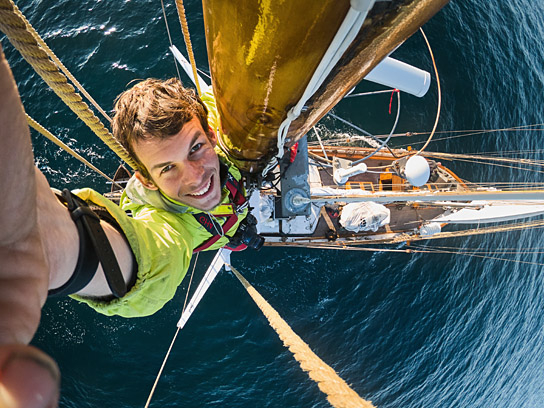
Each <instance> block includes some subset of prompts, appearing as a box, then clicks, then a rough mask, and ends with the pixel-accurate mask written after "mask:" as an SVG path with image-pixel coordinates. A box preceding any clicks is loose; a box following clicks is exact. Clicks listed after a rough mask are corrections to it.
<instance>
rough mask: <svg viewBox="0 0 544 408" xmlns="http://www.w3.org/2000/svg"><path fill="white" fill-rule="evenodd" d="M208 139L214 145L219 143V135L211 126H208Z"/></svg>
mask: <svg viewBox="0 0 544 408" xmlns="http://www.w3.org/2000/svg"><path fill="white" fill-rule="evenodd" d="M208 140H209V141H210V143H211V144H212V146H213V147H215V146H216V145H217V135H216V134H215V132H214V130H213V129H212V127H211V126H210V127H209V128H208Z"/></svg>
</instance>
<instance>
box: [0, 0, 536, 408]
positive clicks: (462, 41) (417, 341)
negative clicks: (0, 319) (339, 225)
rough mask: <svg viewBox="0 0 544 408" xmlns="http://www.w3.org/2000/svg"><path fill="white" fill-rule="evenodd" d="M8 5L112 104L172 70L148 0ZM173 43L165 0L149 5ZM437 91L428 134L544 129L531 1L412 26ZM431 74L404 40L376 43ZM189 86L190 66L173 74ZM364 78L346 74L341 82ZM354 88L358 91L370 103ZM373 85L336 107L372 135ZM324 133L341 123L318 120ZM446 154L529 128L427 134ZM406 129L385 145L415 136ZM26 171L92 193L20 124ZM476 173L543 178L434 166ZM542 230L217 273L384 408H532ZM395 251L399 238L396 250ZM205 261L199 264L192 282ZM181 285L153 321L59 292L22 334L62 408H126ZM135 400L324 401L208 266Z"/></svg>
mask: <svg viewBox="0 0 544 408" xmlns="http://www.w3.org/2000/svg"><path fill="white" fill-rule="evenodd" d="M16 4H17V5H18V7H19V8H20V9H21V10H22V11H23V13H24V14H25V15H26V17H27V19H28V20H29V21H30V22H31V24H32V25H33V26H34V27H35V28H36V30H37V31H38V32H39V33H40V34H41V35H42V37H43V38H44V39H45V41H46V42H47V44H48V45H49V46H50V48H51V49H52V50H53V51H54V52H55V53H56V54H57V55H58V57H59V58H60V59H61V60H62V61H63V63H64V64H65V65H66V66H67V67H68V68H69V69H70V71H71V72H72V73H73V74H74V75H75V77H76V78H78V80H79V81H80V82H81V83H82V84H83V85H84V86H85V88H86V89H87V90H88V91H89V92H90V93H91V95H93V97H94V98H95V99H96V100H97V101H98V103H99V104H100V105H101V106H102V107H103V108H104V109H106V110H110V109H111V108H112V105H113V101H114V99H115V97H116V96H117V95H118V94H119V93H121V92H122V91H123V90H124V89H126V86H127V84H128V83H129V82H130V81H132V80H134V79H142V78H147V77H157V78H167V77H171V76H175V75H176V70H175V67H174V64H173V58H172V56H171V54H170V53H169V51H168V46H169V41H168V36H167V33H166V29H165V23H164V19H163V14H162V10H161V5H160V2H156V1H155V2H152V1H149V0H148V1H145V0H144V1H131V0H126V1H122V2H119V1H112V0H101V1H90V0H81V1H78V2H73V1H60V2H53V1H38V0H17V1H16ZM185 7H186V12H187V15H188V18H189V25H190V30H191V36H192V37H191V38H192V41H193V46H194V48H195V53H196V57H197V64H198V65H199V67H200V68H202V69H203V70H204V71H206V70H207V67H208V63H207V56H206V46H205V38H204V34H203V32H204V30H203V23H202V10H201V4H200V3H199V2H196V1H187V2H186V4H185ZM166 13H167V16H168V22H169V24H170V29H171V31H172V36H173V39H174V43H175V44H176V45H177V47H178V48H179V49H180V50H183V52H184V43H183V39H182V36H181V33H180V28H179V21H178V19H177V15H176V12H175V5H174V4H173V3H172V4H166ZM423 28H424V30H425V33H426V35H427V37H428V38H429V41H430V43H431V45H432V47H433V51H434V54H435V58H436V62H437V66H438V70H439V75H440V79H441V86H442V111H441V117H440V122H439V127H438V130H439V131H449V130H465V129H499V128H509V127H513V126H523V125H533V124H542V123H544V113H543V109H542V106H543V105H544V92H543V87H544V41H543V40H544V4H541V2H532V1H529V0H518V1H516V2H503V1H500V0H490V1H469V0H453V1H452V2H451V3H450V4H449V5H447V6H446V7H445V8H444V9H443V10H442V11H440V12H439V13H438V14H437V15H436V16H435V17H434V18H433V19H432V20H431V21H429V22H428V23H427V24H426V25H425V26H424V27H423ZM0 38H2V45H3V47H4V51H5V53H6V55H7V57H8V60H9V61H10V63H11V66H12V69H13V72H14V75H15V79H16V81H17V83H18V85H19V89H20V92H21V97H22V100H23V103H24V105H25V109H26V111H27V113H29V114H30V115H31V116H32V117H34V118H35V119H36V120H37V121H38V122H40V123H42V124H43V125H44V126H45V127H46V128H48V129H49V130H50V131H52V132H53V133H54V134H56V135H58V136H59V137H61V138H62V140H63V141H64V142H65V143H67V144H69V145H70V146H71V147H73V148H75V149H76V150H77V151H78V152H79V153H81V154H82V155H84V156H85V157H87V158H88V159H89V160H90V161H91V162H92V163H93V164H95V165H96V166H97V167H99V168H100V169H102V170H103V171H104V172H106V173H107V174H113V172H114V171H115V169H116V168H117V166H118V164H119V160H118V159H117V157H116V156H115V154H114V153H112V152H111V151H109V150H108V148H107V147H105V146H104V144H103V143H102V142H101V141H100V140H99V139H97V138H96V136H94V135H93V134H92V132H91V131H90V130H88V129H87V128H86V127H85V125H83V124H82V123H81V122H79V121H78V120H77V118H76V116H75V115H74V114H73V113H72V112H71V111H69V110H68V109H67V108H66V107H65V106H64V104H63V103H62V102H61V101H60V100H59V99H58V98H57V97H56V95H55V94H54V93H53V92H52V91H51V90H50V89H49V88H48V87H47V86H46V85H45V84H44V83H43V81H42V80H41V79H40V78H39V77H38V76H37V75H36V74H34V73H33V71H32V70H31V69H30V68H29V65H28V64H27V63H26V62H25V61H24V60H23V59H22V58H21V57H20V56H19V54H18V52H17V51H15V50H14V49H13V47H11V45H9V42H8V40H7V39H6V38H5V37H0ZM393 57H395V58H398V59H400V60H402V61H405V62H407V63H410V64H413V65H416V66H418V67H420V68H422V69H425V70H427V71H432V64H431V60H430V57H429V55H428V51H427V49H426V46H425V43H424V41H423V39H422V37H421V35H420V34H418V33H416V34H415V35H414V36H413V37H412V38H410V39H408V41H406V43H405V44H404V45H403V46H402V47H401V48H399V49H398V50H397V51H395V53H394V54H393ZM182 79H183V80H184V81H186V82H187V83H188V82H189V80H188V78H186V77H182ZM369 89H380V88H379V87H377V86H375V85H372V84H367V83H364V82H363V83H361V84H360V85H359V86H358V87H357V91H358V92H359V91H360V92H363V91H365V90H369ZM369 98H371V99H369ZM389 99H390V95H377V96H375V97H364V98H363V97H361V98H355V99H347V100H345V101H342V102H341V103H340V104H339V105H338V106H337V107H336V108H335V113H336V114H337V115H340V116H342V117H344V118H345V119H348V120H350V121H352V122H353V123H355V124H356V125H358V126H360V127H363V128H365V129H367V130H368V131H371V132H373V133H376V134H384V133H388V132H389V130H390V128H391V126H392V124H393V121H394V117H393V116H392V115H389V114H388V107H389ZM436 100H437V90H436V83H435V81H434V74H433V84H432V85H431V90H430V91H429V93H428V94H427V95H426V96H425V97H424V98H416V97H412V96H409V95H404V94H403V95H402V111H401V117H400V122H399V125H398V128H397V131H398V132H408V131H411V132H427V131H430V129H431V128H432V125H433V123H434V118H435V114H436ZM320 126H321V128H322V129H323V131H324V132H325V133H328V134H334V133H339V132H347V131H350V130H349V128H347V127H345V126H343V125H342V124H341V123H339V122H337V121H335V120H333V119H331V118H325V119H324V120H323V121H322V123H321V124H320ZM445 136H451V134H442V133H439V134H437V136H436V139H437V140H436V141H435V142H433V143H432V144H431V145H430V146H429V148H428V149H429V150H433V151H445V152H451V153H474V152H510V151H533V152H534V153H533V154H532V156H530V157H531V158H533V159H537V160H542V159H543V157H542V152H540V150H541V149H542V141H543V134H542V132H539V131H527V130H523V131H522V130H520V131H516V132H512V131H502V132H494V133H485V134H479V135H475V136H472V137H462V138H454V139H445ZM422 140H424V136H422V137H421V138H416V137H413V138H399V139H395V141H394V143H392V145H391V147H396V146H401V145H405V144H407V143H409V144H412V145H414V146H415V147H417V146H421V144H419V145H418V144H417V143H418V142H421V141H422ZM33 143H34V153H35V156H36V162H37V164H38V166H39V167H40V169H41V170H42V171H43V172H44V173H45V174H46V176H47V177H48V179H49V181H50V183H51V185H52V186H54V187H59V188H61V187H68V188H77V187H84V186H88V187H93V188H95V189H97V190H98V191H100V192H105V191H107V189H108V188H109V187H108V186H107V184H106V183H105V180H104V179H102V178H101V177H100V176H98V175H96V174H94V173H93V172H92V170H89V169H87V168H85V167H84V166H83V165H81V164H80V163H79V162H77V161H76V160H75V159H73V158H71V157H70V156H68V155H67V154H65V153H64V152H62V151H60V150H59V149H58V148H57V147H56V146H55V145H53V144H52V143H51V142H49V141H46V140H44V138H43V137H41V136H39V135H35V134H33ZM444 164H445V165H447V166H448V167H449V168H451V169H452V170H453V171H454V172H456V173H457V174H458V175H459V176H460V177H462V178H464V179H467V180H471V181H474V182H480V181H494V182H500V181H514V182H528V181H531V182H543V181H544V179H543V177H542V173H539V172H528V171H520V170H514V169H511V168H506V167H485V166H476V165H475V164H474V163H467V162H461V161H455V162H451V161H448V162H444ZM540 239H541V231H540V230H538V229H537V230H525V231H515V232H508V233H502V234H492V235H487V236H473V237H459V238H453V239H448V240H436V241H428V242H423V243H421V244H419V245H427V246H429V247H438V246H441V247H448V248H465V249H470V248H473V249H478V250H480V251H493V250H496V249H500V248H512V249H513V253H511V254H508V255H499V256H494V257H491V258H490V257H487V258H480V257H470V256H466V255H463V254H460V253H456V252H459V251H458V250H456V249H453V250H452V252H453V253H440V254H420V253H415V254H405V253H365V252H348V251H343V252H342V251H322V250H311V249H307V250H305V249H296V248H287V249H282V250H280V251H278V250H276V249H273V248H263V249H262V250H261V251H260V252H259V253H256V252H251V251H245V252H243V253H240V254H236V255H234V256H233V265H234V266H236V268H237V269H238V270H240V271H241V272H242V273H243V274H244V275H245V276H246V278H247V279H248V280H249V281H250V282H251V283H252V284H253V285H254V286H255V287H256V289H257V290H258V291H259V292H260V293H261V294H262V295H263V296H264V298H265V299H267V300H268V301H269V302H270V304H271V305H272V306H273V307H274V308H276V310H277V311H278V312H279V313H280V315H281V316H282V317H283V318H284V319H285V320H286V321H287V322H288V323H289V324H290V326H291V327H292V328H293V329H294V331H295V332H296V333H297V334H298V335H299V336H300V337H302V339H303V340H304V341H305V342H306V343H308V344H309V345H310V347H311V348H312V349H313V350H314V351H315V352H316V354H317V355H318V356H320V357H321V358H322V359H323V360H324V361H325V362H327V363H328V364H330V365H331V366H332V367H333V368H334V369H335V370H336V371H337V372H338V373H339V375H340V376H341V377H342V378H343V379H344V380H345V381H346V382H347V383H348V384H350V385H351V386H352V387H353V389H354V390H355V391H356V392H357V393H359V395H361V396H362V397H363V398H365V399H367V400H372V401H373V403H374V404H375V405H376V406H378V407H381V408H384V407H388V408H393V407H399V408H400V407H402V408H408V407H414V408H415V407H425V408H443V407H454V406H456V407H468V406H470V407H473V408H476V407H478V408H488V407H511V406H516V407H523V408H533V407H544V329H543V328H544V296H543V295H544V275H543V274H542V265H544V257H543V256H542V253H536V252H532V253H529V254H527V253H525V254H524V253H522V250H524V249H535V250H537V249H539V247H540V244H539V243H540ZM398 248H404V245H399V247H398ZM212 255H213V254H203V255H201V256H200V259H199V261H198V265H197V267H196V276H197V277H198V276H201V275H202V274H203V272H204V271H205V269H206V266H207V265H208V263H209V261H210V260H211V257H212ZM186 290H187V281H184V282H183V284H182V285H181V287H180V289H179V290H178V293H177V295H176V297H175V298H174V299H173V300H172V301H171V302H170V303H168V304H167V305H166V306H165V307H164V308H163V309H162V310H161V311H160V312H158V313H157V314H155V315H154V316H151V317H147V318H138V319H123V318H119V317H105V316H102V315H99V314H97V313H96V312H94V311H93V310H91V309H89V308H88V307H87V306H85V305H81V304H78V303H77V302H76V301H74V300H70V299H62V300H49V301H48V302H47V303H46V305H45V307H44V309H43V316H42V322H41V325H40V327H39V330H38V332H37V334H36V336H35V338H34V340H33V344H34V345H36V346H38V347H40V348H41V349H43V350H45V351H46V352H47V353H49V354H50V355H51V356H53V357H54V358H55V359H56V361H57V362H58V364H59V366H60V368H61V371H62V374H63V378H62V398H61V402H60V406H61V407H63V408H68V407H78V408H81V407H110V406H112V407H113V406H115V407H143V406H144V404H145V402H146V400H147V397H148V394H149V391H150V389H151V387H152V385H153V382H154V380H155V377H156V375H157V372H158V370H159V368H160V365H161V363H162V360H163V358H164V355H165V353H166V351H167V349H168V346H169V345H170V342H171V340H172V337H173V336H174V333H175V330H176V327H175V325H176V322H177V320H178V319H179V315H180V311H181V307H182V305H183V301H184V297H185V291H186ZM151 406H152V407H153V406H156V407H218V406H227V407H282V408H283V407H327V406H329V404H328V402H327V401H326V398H325V396H324V394H322V393H321V391H319V389H318V387H317V386H316V385H315V383H314V382H313V381H312V380H310V379H309V378H308V376H307V374H306V373H304V372H303V371H302V370H301V369H300V367H299V365H298V363H297V362H296V361H295V360H294V359H293V357H292V355H291V353H290V352H289V351H288V350H287V349H286V348H285V347H284V346H283V345H282V342H281V341H280V340H279V338H278V336H277V335H276V334H275V332H274V331H273V330H272V329H271V328H270V326H269V325H268V323H267V321H266V319H265V318H264V316H263V315H262V313H261V312H260V311H259V309H258V308H257V307H256V306H255V304H254V303H253V301H252V300H251V299H250V298H249V296H248V295H247V294H246V292H245V290H244V289H243V288H242V286H241V285H240V284H239V283H238V282H237V280H236V279H235V278H234V277H233V276H232V275H230V274H229V273H226V272H223V273H221V274H220V275H219V276H218V278H217V279H216V281H215V282H214V283H213V285H212V286H211V288H210V290H209V292H208V294H207V295H206V297H205V298H204V300H203V301H202V303H201V304H200V305H199V306H198V308H197V310H196V312H195V313H194V315H193V317H192V318H191V320H190V321H189V323H188V324H187V326H186V327H185V328H184V330H183V331H182V332H181V333H180V335H179V336H178V339H177V342H176V344H175V346H174V348H173V350H172V354H171V356H170V358H169V360H168V363H167V365H166V368H165V371H164V374H163V377H162V378H161V380H160V382H159V385H158V388H157V391H156V393H155V397H154V399H153V402H152V404H151Z"/></svg>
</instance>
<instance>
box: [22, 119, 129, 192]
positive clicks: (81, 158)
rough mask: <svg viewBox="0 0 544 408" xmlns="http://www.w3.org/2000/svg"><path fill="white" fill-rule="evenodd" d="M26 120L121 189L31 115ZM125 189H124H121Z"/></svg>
mask: <svg viewBox="0 0 544 408" xmlns="http://www.w3.org/2000/svg"><path fill="white" fill-rule="evenodd" d="M26 120H27V122H28V124H29V125H30V126H31V127H32V128H33V129H34V130H36V131H37V132H39V133H41V134H42V135H43V136H45V137H46V138H48V139H49V140H51V141H52V142H53V143H55V144H56V145H57V146H59V147H60V148H61V149H63V150H64V151H66V152H67V153H69V154H71V155H72V156H73V157H75V158H76V159H78V160H79V161H80V162H82V163H83V164H84V165H86V166H87V167H89V168H91V169H93V170H94V171H96V172H97V173H98V174H100V175H101V176H103V177H105V178H106V179H108V180H109V181H111V182H112V183H113V184H115V185H117V186H118V187H121V186H120V185H119V184H117V183H116V182H115V181H114V180H113V179H112V178H110V177H109V176H107V175H106V174H105V173H103V172H102V171H101V170H100V169H98V168H97V167H96V166H94V165H93V164H92V163H90V162H89V161H87V159H85V158H84V157H83V156H81V155H80V154H79V153H77V152H75V151H74V150H73V149H71V148H70V146H68V145H66V144H64V143H63V142H62V141H61V140H60V139H59V138H58V137H57V136H55V135H54V134H52V133H51V132H50V131H49V130H47V129H46V128H44V127H43V126H42V125H40V124H39V123H38V122H36V121H35V120H34V119H33V118H32V117H31V116H30V115H28V114H27V115H26ZM121 188H123V187H121Z"/></svg>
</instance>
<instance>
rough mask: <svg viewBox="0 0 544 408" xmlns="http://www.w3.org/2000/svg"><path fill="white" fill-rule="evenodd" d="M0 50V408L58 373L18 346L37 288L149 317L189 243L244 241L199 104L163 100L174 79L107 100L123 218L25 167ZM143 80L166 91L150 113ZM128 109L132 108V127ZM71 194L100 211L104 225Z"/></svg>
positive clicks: (33, 324) (50, 383) (181, 265)
mask: <svg viewBox="0 0 544 408" xmlns="http://www.w3.org/2000/svg"><path fill="white" fill-rule="evenodd" d="M0 54H1V55H0V123H2V124H3V125H2V126H1V127H0V141H1V143H2V146H3V148H2V149H0V170H1V171H0V174H1V175H2V178H1V179H0V189H1V191H2V193H3V194H4V197H6V199H4V200H2V201H1V202H0V225H1V228H0V262H1V263H0V266H1V269H0V279H1V281H2V284H1V285H0V407H3V406H53V405H55V404H56V402H55V401H56V400H57V399H58V370H57V369H56V366H55V364H54V362H52V361H51V359H49V358H48V357H47V356H45V355H44V354H43V353H41V352H39V351H38V350H36V349H33V348H31V347H28V346H26V344H28V342H29V341H30V340H31V339H32V336H33V335H34V333H35V331H36V329H37V326H38V323H39V319H40V312H41V307H42V306H43V304H44V302H45V300H46V298H47V294H48V291H49V293H56V294H59V293H61V294H62V293H65V294H70V293H75V295H74V297H75V298H76V299H78V300H80V301H83V302H86V303H87V304H89V305H90V306H91V307H93V308H95V309H96V310H97V311H99V312H101V313H104V314H108V315H111V314H119V315H121V316H126V317H132V316H145V315H149V314H152V313H154V312H155V311H157V310H159V309H160V308H161V307H162V306H163V305H164V304H165V303H166V302H168V301H169V300H170V299H171V298H172V297H173V296H174V294H175V291H176V289H177V286H178V285H179V284H180V282H181V280H182V279H183V277H184V276H185V273H186V270H187V267H188V265H189V262H190V258H191V255H192V253H193V250H202V249H213V248H218V247H221V246H224V245H231V246H232V247H234V248H235V249H237V248H239V247H243V245H240V242H238V240H237V238H236V237H234V233H235V231H236V229H237V227H238V225H239V224H240V221H241V220H242V219H243V217H244V216H245V214H246V213H247V209H246V208H245V197H243V193H242V191H243V190H242V188H241V186H240V183H239V180H240V174H239V172H238V170H237V169H236V168H234V166H229V165H228V164H227V162H226V160H225V159H221V160H219V158H218V156H217V154H216V153H215V151H214V147H215V145H216V137H215V134H214V132H213V131H211V130H210V128H209V127H208V126H207V122H206V120H207V117H206V113H207V111H206V107H205V105H203V104H202V103H201V102H200V101H198V99H197V98H195V97H194V95H193V96H191V95H189V94H187V95H185V96H182V98H181V99H182V103H181V105H182V106H181V108H180V106H172V105H169V103H170V104H171V103H172V102H175V101H177V100H179V97H180V95H177V96H176V95H174V94H169V92H170V91H171V90H172V89H174V88H175V90H176V92H178V91H180V90H181V89H182V88H181V87H180V84H179V83H177V82H176V81H170V82H167V83H166V84H162V83H161V82H160V81H156V82H153V81H151V82H147V83H144V85H140V86H138V85H137V86H136V87H134V89H135V91H132V92H131V91H127V93H125V94H124V95H123V96H121V98H120V99H119V101H118V103H117V111H118V112H117V115H116V117H115V125H114V129H115V134H116V135H117V136H118V137H120V140H121V141H122V143H123V144H125V146H126V147H127V149H128V150H129V152H131V153H132V154H133V155H134V158H135V159H136V161H137V162H138V163H139V169H138V171H137V173H136V176H135V177H134V179H133V180H131V184H130V186H129V187H130V188H128V189H127V190H128V191H127V194H126V195H125V196H124V197H123V198H122V206H123V208H124V209H129V210H131V211H132V213H133V215H134V217H133V218H131V217H128V216H127V215H126V213H125V212H124V211H123V210H122V209H120V208H119V207H118V206H117V205H115V204H113V203H112V202H110V201H108V200H107V199H105V198H104V197H102V196H101V195H99V194H97V193H96V192H94V191H92V190H90V189H84V190H79V191H78V192H77V196H79V198H78V197H75V196H74V195H72V194H71V193H69V192H67V191H65V192H64V193H63V194H62V197H57V196H56V195H55V194H53V193H52V191H51V189H50V187H49V184H48V182H47V180H46V179H45V177H44V176H43V174H41V172H40V171H39V170H37V169H36V168H35V167H34V164H33V156H32V148H31V142H30V135H29V130H28V126H27V124H26V119H25V116H24V111H23V108H22V105H21V102H20V99H19V96H18V94H17V88H16V85H15V82H14V80H13V77H12V75H11V71H10V69H9V66H8V64H7V62H6V60H5V58H4V55H3V53H2V52H1V49H0ZM161 84H162V85H161ZM154 85H158V88H161V87H162V88H164V89H165V90H166V91H165V92H166V93H165V94H163V95H162V97H159V98H155V99H158V100H159V101H160V100H164V99H165V98H164V97H165V96H168V95H169V96H170V97H169V98H166V99H167V100H168V102H167V103H166V105H164V106H163V107H162V108H160V109H158V110H157V109H155V112H159V115H158V116H153V117H152V116H150V115H149V113H150V112H151V111H152V110H153V109H149V106H148V105H146V103H148V101H147V100H146V98H143V99H142V97H143V96H144V94H145V92H144V91H145V90H146V89H150V86H151V88H153V86H154ZM155 88H156V87H155ZM170 88H172V89H170ZM184 91H185V92H186V90H184ZM141 92H144V94H142V93H141ZM154 92H156V90H155V91H153V92H152V93H154ZM159 93H160V92H159ZM127 98H129V99H130V100H132V102H133V103H127V100H128V99H127ZM130 100H128V102H130ZM195 101H196V104H195V103H194V102H195ZM210 101H211V100H210ZM140 102H141V103H140ZM155 102H157V100H154V102H153V103H155ZM142 104H143V107H142V106H140V105H142ZM134 106H139V108H142V109H139V112H140V115H139V116H138V115H136V116H132V117H133V119H134V121H133V123H134V126H133V127H132V128H131V126H132V125H131V124H130V120H129V119H130V114H132V113H133V112H132V111H131V109H132V108H133V107H134ZM184 107H185V108H184ZM183 110H184V111H185V113H181V111H183ZM123 112H124V113H126V115H125V114H123ZM131 112H132V113H131ZM161 112H162V114H163V115H166V116H168V115H173V117H174V120H173V121H170V119H168V118H167V120H166V121H165V120H163V119H164V117H161ZM187 112H188V113H187ZM178 116H179V117H178ZM123 118H124V119H123ZM148 119H151V120H148ZM156 120H158V122H159V124H158V126H156V127H153V124H154V123H155V122H156ZM161 120H162V122H161ZM212 123H213V125H214V126H216V124H217V120H216V114H215V119H214V121H213V122H212ZM139 126H141V130H142V131H141V132H140V133H138V131H137V128H138V127H139ZM131 135H134V137H132V136H131ZM131 198H132V199H131ZM81 199H82V200H85V201H86V202H91V203H93V204H95V205H98V206H100V207H101V208H102V209H103V210H105V212H107V213H109V216H107V217H106V218H107V221H105V220H103V219H102V220H99V219H98V217H96V215H95V214H94V213H93V212H91V211H89V209H88V207H87V205H86V203H85V202H83V201H82V200H81ZM220 203H223V204H224V206H223V205H221V206H218V205H219V204H220ZM203 211H204V212H203ZM102 212H104V211H102ZM96 242H98V243H96ZM98 260H100V263H99V262H98ZM89 265H91V266H89ZM23 379H25V381H23ZM17 403H19V404H20V405H17ZM10 404H11V405H10Z"/></svg>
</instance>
